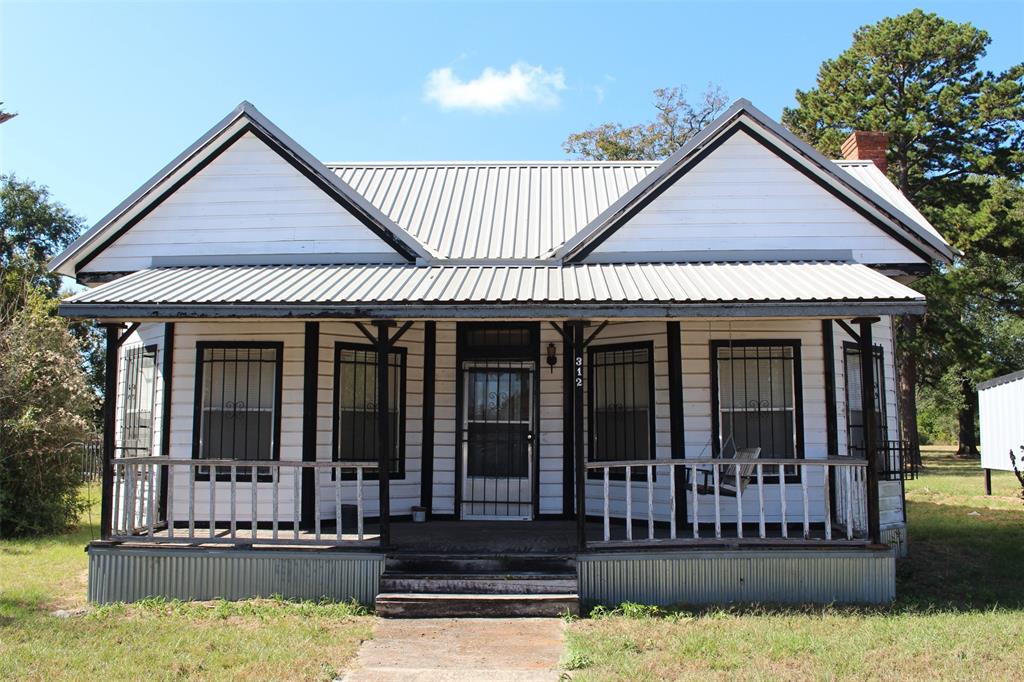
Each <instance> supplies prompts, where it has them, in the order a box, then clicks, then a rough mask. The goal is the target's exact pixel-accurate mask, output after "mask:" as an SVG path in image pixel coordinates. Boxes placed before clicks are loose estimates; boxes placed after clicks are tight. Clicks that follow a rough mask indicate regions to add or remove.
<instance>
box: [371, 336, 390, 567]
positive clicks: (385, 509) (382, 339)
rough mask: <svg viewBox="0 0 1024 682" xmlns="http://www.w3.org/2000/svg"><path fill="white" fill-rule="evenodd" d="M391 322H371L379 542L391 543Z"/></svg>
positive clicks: (385, 544) (386, 544)
mask: <svg viewBox="0 0 1024 682" xmlns="http://www.w3.org/2000/svg"><path fill="white" fill-rule="evenodd" d="M393 324H394V323H393V322H385V321H379V322H374V325H376V327H377V481H378V499H379V502H378V510H379V511H378V514H379V517H380V544H381V546H382V547H387V546H388V545H390V544H391V480H390V479H391V462H390V459H391V456H390V455H391V447H390V443H389V442H388V441H390V439H391V428H390V425H389V424H388V397H389V394H390V391H389V390H388V359H389V356H390V353H389V351H390V348H389V344H388V329H389V328H390V327H391V326H392V325H393Z"/></svg>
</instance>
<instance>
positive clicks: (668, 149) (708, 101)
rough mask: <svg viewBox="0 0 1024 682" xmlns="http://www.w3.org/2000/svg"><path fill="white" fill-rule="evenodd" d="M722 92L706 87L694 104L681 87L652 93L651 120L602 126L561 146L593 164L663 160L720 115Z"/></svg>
mask: <svg viewBox="0 0 1024 682" xmlns="http://www.w3.org/2000/svg"><path fill="white" fill-rule="evenodd" d="M727 103H728V102H727V100H726V95H725V93H724V92H722V89H721V88H719V87H717V86H714V85H710V84H709V85H708V87H707V89H706V90H705V91H704V93H703V94H702V95H701V97H700V100H699V101H698V102H697V103H696V104H693V103H691V102H690V101H689V100H688V99H687V98H686V89H685V88H683V87H673V88H658V89H657V90H655V91H654V108H655V109H656V111H657V113H656V114H655V117H654V120H652V121H649V122H647V123H639V124H636V125H630V126H626V125H622V124H621V123H602V124H601V125H599V126H597V127H595V128H591V129H589V130H584V131H582V132H579V133H573V134H572V135H569V137H567V138H566V139H565V142H563V143H562V148H563V149H564V150H565V152H566V153H567V154H571V155H573V156H576V157H578V158H581V159H591V160H594V161H626V160H650V159H663V158H665V157H666V156H668V155H670V154H671V153H672V152H674V151H675V150H677V149H679V148H680V147H681V146H683V144H685V143H686V141H687V140H689V139H690V138H691V137H693V136H694V135H696V134H697V133H699V132H700V131H701V130H702V129H703V128H704V127H705V126H707V124H709V123H711V121H713V120H715V118H717V117H718V115H719V114H721V113H722V112H723V111H724V110H725V107H726V104H727Z"/></svg>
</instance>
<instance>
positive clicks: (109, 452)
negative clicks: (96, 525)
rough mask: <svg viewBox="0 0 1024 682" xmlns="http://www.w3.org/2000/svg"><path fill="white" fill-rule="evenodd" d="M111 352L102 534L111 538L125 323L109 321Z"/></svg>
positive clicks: (106, 370)
mask: <svg viewBox="0 0 1024 682" xmlns="http://www.w3.org/2000/svg"><path fill="white" fill-rule="evenodd" d="M103 328H104V329H105V330H106V332H107V355H106V364H105V367H104V374H105V376H104V385H103V490H102V492H101V494H100V538H101V539H103V540H109V539H110V535H111V528H112V527H113V521H114V519H113V518H112V516H113V509H114V410H115V408H116V405H117V341H118V336H119V335H120V333H121V325H119V324H105V325H103Z"/></svg>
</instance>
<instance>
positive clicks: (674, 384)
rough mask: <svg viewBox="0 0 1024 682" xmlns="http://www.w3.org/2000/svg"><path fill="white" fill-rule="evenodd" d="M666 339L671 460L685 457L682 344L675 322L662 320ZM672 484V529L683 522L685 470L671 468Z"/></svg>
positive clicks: (682, 524)
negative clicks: (673, 503) (673, 496)
mask: <svg viewBox="0 0 1024 682" xmlns="http://www.w3.org/2000/svg"><path fill="white" fill-rule="evenodd" d="M665 324H666V327H665V336H666V340H667V341H668V405H669V420H670V421H671V429H670V431H671V436H672V459H686V437H685V434H686V430H685V425H684V424H683V420H684V412H683V345H682V333H681V331H680V328H679V322H666V323H665ZM672 476H673V478H674V479H675V486H676V528H682V527H683V526H684V525H686V471H685V469H684V467H682V466H674V467H672Z"/></svg>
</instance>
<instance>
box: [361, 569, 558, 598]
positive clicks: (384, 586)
mask: <svg viewBox="0 0 1024 682" xmlns="http://www.w3.org/2000/svg"><path fill="white" fill-rule="evenodd" d="M576 589H577V581H576V574H575V573H477V574H467V573H391V572H387V573H384V575H382V576H381V578H380V591H381V592H405V593H428V594H431V593H433V594H446V593H447V594H575V592H576Z"/></svg>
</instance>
